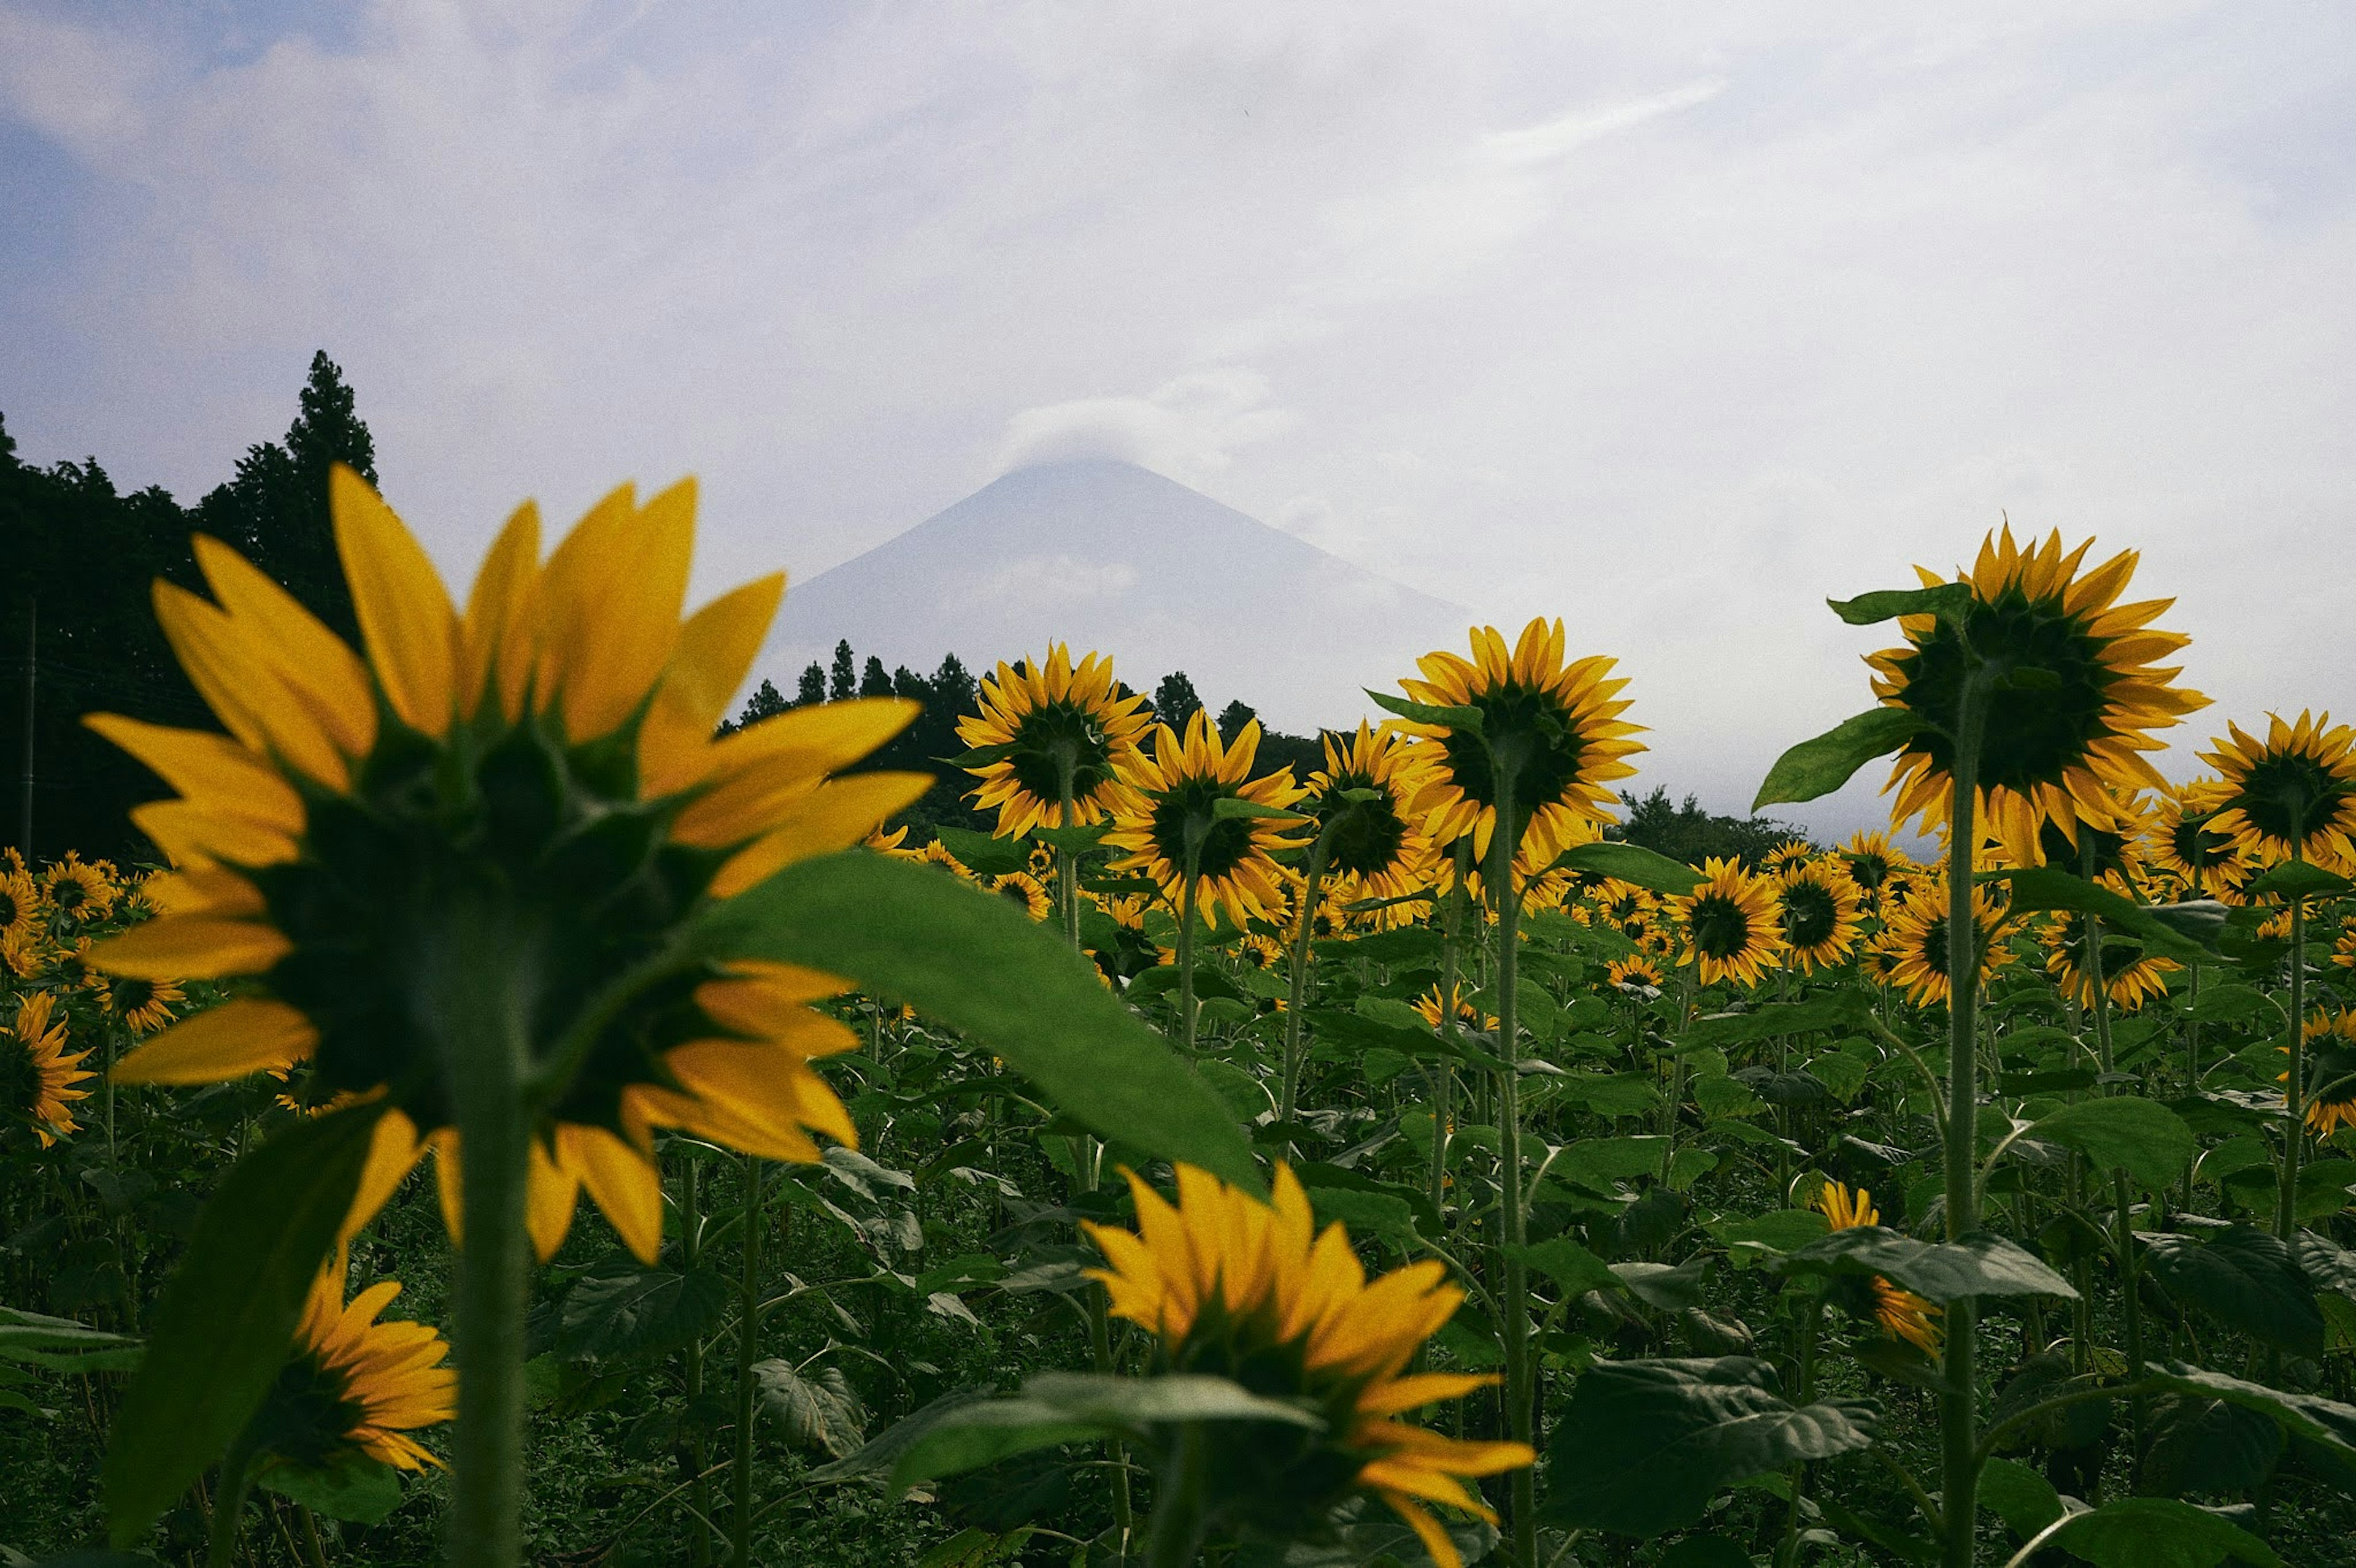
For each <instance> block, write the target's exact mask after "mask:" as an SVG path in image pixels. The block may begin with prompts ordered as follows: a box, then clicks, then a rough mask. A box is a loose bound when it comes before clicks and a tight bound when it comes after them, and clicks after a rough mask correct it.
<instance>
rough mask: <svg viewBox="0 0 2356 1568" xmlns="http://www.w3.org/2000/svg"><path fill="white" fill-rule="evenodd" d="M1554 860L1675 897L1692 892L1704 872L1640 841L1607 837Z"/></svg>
mask: <svg viewBox="0 0 2356 1568" xmlns="http://www.w3.org/2000/svg"><path fill="white" fill-rule="evenodd" d="M1554 863H1555V864H1556V865H1558V866H1561V867H1564V868H1566V869H1570V870H1574V871H1592V872H1594V873H1596V874H1597V875H1598V876H1604V877H1612V878H1615V879H1617V880H1620V881H1623V882H1629V883H1633V885H1635V886H1637V887H1640V888H1648V889H1650V890H1651V891H1654V892H1656V893H1667V894H1670V895H1671V896H1673V897H1676V898H1683V897H1685V896H1686V895H1687V894H1688V893H1691V892H1692V891H1694V889H1695V888H1696V887H1697V886H1698V885H1699V884H1700V881H1701V873H1700V872H1699V871H1697V870H1695V869H1693V868H1692V867H1691V866H1688V865H1687V864H1686V863H1685V862H1684V861H1682V860H1672V859H1669V858H1668V857H1667V856H1666V855H1661V854H1656V853H1655V852H1654V851H1653V850H1650V849H1647V848H1644V846H1643V845H1641V844H1615V843H1612V842H1611V841H1610V840H1608V839H1607V840H1599V841H1597V842H1595V843H1593V844H1581V845H1580V846H1578V847H1577V848H1571V849H1565V850H1564V851H1563V852H1562V853H1561V854H1559V855H1558V856H1556V857H1555V859H1554Z"/></svg>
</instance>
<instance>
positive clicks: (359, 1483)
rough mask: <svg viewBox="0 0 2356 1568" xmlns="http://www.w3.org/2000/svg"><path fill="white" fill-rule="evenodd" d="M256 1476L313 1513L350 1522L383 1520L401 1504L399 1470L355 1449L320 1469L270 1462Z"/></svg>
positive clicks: (369, 1522)
mask: <svg viewBox="0 0 2356 1568" xmlns="http://www.w3.org/2000/svg"><path fill="white" fill-rule="evenodd" d="M256 1479H257V1480H258V1481H259V1482H260V1483H261V1484H262V1486H264V1487H267V1488H270V1489H271V1490H272V1491H273V1492H276V1493H278V1494H279V1495H280V1496H281V1497H288V1498H293V1499H295V1501H296V1502H298V1503H301V1504H302V1505H303V1506H304V1507H305V1508H306V1509H310V1510H311V1511H312V1512H313V1513H320V1514H325V1515H327V1517H328V1518H329V1519H340V1520H348V1521H349V1522H350V1523H353V1524H382V1523H383V1522H384V1521H385V1520H387V1519H388V1518H390V1517H391V1513H392V1510H393V1509H397V1508H399V1507H400V1506H401V1475H400V1472H398V1471H396V1470H395V1469H394V1468H393V1467H391V1466H390V1465H388V1464H386V1463H384V1462H383V1461H382V1460H380V1459H371V1458H369V1456H367V1455H365V1454H362V1453H359V1451H357V1450H354V1451H353V1452H351V1453H348V1454H346V1455H345V1456H342V1457H341V1458H339V1459H338V1460H337V1462H336V1463H335V1464H333V1465H330V1466H327V1467H325V1468H321V1469H314V1468H312V1467H310V1466H308V1465H291V1464H279V1465H273V1466H271V1467H269V1468H268V1469H266V1470H264V1471H262V1474H261V1475H260V1476H259V1477H256Z"/></svg>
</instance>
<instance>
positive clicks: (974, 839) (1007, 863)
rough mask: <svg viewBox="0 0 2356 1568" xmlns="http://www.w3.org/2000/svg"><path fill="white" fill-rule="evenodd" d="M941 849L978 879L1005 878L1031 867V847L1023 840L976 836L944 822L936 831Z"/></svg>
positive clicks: (969, 830)
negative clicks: (1007, 875) (1011, 873)
mask: <svg viewBox="0 0 2356 1568" xmlns="http://www.w3.org/2000/svg"><path fill="white" fill-rule="evenodd" d="M933 834H934V837H937V838H938V839H939V840H940V841H941V848H944V849H946V850H948V852H949V853H950V854H952V855H954V856H956V857H957V858H958V864H959V865H961V866H963V867H964V868H965V869H967V870H969V871H971V872H972V873H973V874H974V875H976V876H978V877H1002V876H1005V875H1006V874H1007V873H1008V872H1010V871H1019V870H1022V869H1023V868H1024V867H1026V866H1028V865H1029V864H1030V863H1031V847H1030V846H1029V845H1027V844H1025V843H1023V840H1022V839H1020V838H1001V837H996V836H995V835H993V834H989V833H976V832H974V831H973V830H972V829H971V828H969V827H951V826H949V825H948V823H946V822H944V823H942V824H941V825H940V826H939V827H936V828H934V829H933Z"/></svg>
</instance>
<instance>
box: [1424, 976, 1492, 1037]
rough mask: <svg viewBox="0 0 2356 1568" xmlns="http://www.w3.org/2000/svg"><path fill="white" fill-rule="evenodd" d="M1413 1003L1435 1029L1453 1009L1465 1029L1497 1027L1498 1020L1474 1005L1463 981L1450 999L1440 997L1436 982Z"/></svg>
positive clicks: (1457, 1019) (1425, 989)
mask: <svg viewBox="0 0 2356 1568" xmlns="http://www.w3.org/2000/svg"><path fill="white" fill-rule="evenodd" d="M1451 1002H1452V1003H1454V1007H1453V1008H1452V1009H1451V1006H1450V1003H1451ZM1413 1005H1414V1008H1415V1010H1416V1012H1417V1013H1418V1014H1419V1015H1420V1016H1421V1017H1422V1019H1423V1021H1424V1022H1426V1023H1428V1024H1430V1026H1431V1027H1432V1028H1434V1029H1439V1028H1440V1027H1441V1025H1442V1024H1444V1023H1445V1022H1446V1021H1447V1019H1448V1016H1449V1014H1450V1012H1451V1010H1452V1011H1453V1012H1454V1013H1455V1015H1456V1021H1457V1023H1458V1024H1459V1025H1461V1026H1462V1027H1463V1028H1465V1029H1495V1028H1496V1027H1497V1020H1496V1019H1494V1018H1493V1017H1491V1016H1490V1015H1489V1014H1487V1013H1484V1012H1483V1011H1482V1010H1481V1009H1480V1008H1476V1007H1474V1006H1473V1005H1472V997H1470V996H1468V995H1466V994H1465V987H1464V986H1463V984H1462V982H1461V981H1460V982H1459V983H1458V984H1457V985H1456V987H1454V989H1453V990H1451V992H1450V994H1449V997H1448V1000H1445V1001H1443V1000H1442V999H1441V998H1440V987H1439V986H1438V985H1437V984H1436V983H1435V984H1433V985H1430V986H1428V987H1424V992H1423V995H1421V996H1420V997H1417V998H1416V999H1415V1002H1414V1004H1413Z"/></svg>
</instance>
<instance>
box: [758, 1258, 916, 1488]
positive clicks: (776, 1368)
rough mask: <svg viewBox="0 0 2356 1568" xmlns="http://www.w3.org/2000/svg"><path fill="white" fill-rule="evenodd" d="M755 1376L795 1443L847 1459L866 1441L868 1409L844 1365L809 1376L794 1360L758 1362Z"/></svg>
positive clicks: (766, 1409) (767, 1409) (765, 1408)
mask: <svg viewBox="0 0 2356 1568" xmlns="http://www.w3.org/2000/svg"><path fill="white" fill-rule="evenodd" d="M952 1299H954V1297H953V1298H952ZM753 1376H754V1378H755V1381H757V1382H758V1383H759V1384H760V1389H761V1409H762V1412H763V1413H765V1414H766V1415H767V1416H768V1417H769V1418H770V1419H771V1420H773V1421H775V1422H776V1424H777V1425H778V1426H779V1427H780V1428H782V1429H783V1430H784V1432H785V1435H786V1441H787V1442H788V1443H791V1444H792V1445H794V1446H795V1447H797V1448H802V1449H814V1450H818V1451H819V1452H823V1453H826V1454H830V1455H832V1456H834V1457H835V1458H837V1459H844V1458H848V1457H850V1456H851V1455H853V1454H856V1453H857V1452H859V1450H860V1448H861V1447H862V1445H864V1444H865V1441H866V1437H865V1435H864V1433H863V1432H862V1427H863V1426H864V1425H865V1424H866V1420H867V1413H866V1411H865V1409H864V1408H863V1407H862V1405H861V1404H860V1403H859V1395H858V1394H857V1393H856V1392H853V1391H852V1389H851V1384H850V1382H849V1381H848V1380H846V1379H845V1378H844V1377H843V1375H842V1371H841V1368H838V1367H826V1368H822V1369H820V1370H819V1371H815V1372H812V1373H811V1374H810V1375H809V1376H808V1377H804V1376H803V1375H802V1374H801V1373H800V1372H798V1371H796V1370H795V1368H794V1364H793V1363H792V1362H791V1361H782V1360H766V1361H756V1362H755V1363H754V1364H753Z"/></svg>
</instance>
